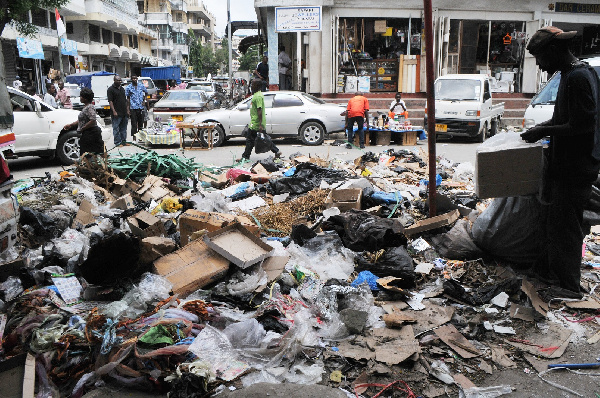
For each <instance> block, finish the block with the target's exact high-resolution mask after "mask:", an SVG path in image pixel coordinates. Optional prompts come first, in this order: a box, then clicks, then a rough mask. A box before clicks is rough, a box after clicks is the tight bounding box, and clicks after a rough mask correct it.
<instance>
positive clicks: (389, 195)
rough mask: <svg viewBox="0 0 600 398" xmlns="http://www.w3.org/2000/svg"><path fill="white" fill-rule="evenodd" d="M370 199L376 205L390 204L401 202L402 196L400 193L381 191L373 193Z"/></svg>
mask: <svg viewBox="0 0 600 398" xmlns="http://www.w3.org/2000/svg"><path fill="white" fill-rule="evenodd" d="M371 199H372V200H373V202H375V203H376V204H381V203H385V204H390V203H398V202H402V195H401V194H400V192H397V191H396V192H383V191H375V192H373V194H372V195H371Z"/></svg>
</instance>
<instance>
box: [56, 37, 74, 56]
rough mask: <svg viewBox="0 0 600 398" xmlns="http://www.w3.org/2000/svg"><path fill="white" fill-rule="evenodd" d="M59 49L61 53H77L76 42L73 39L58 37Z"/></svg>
mask: <svg viewBox="0 0 600 398" xmlns="http://www.w3.org/2000/svg"><path fill="white" fill-rule="evenodd" d="M60 49H61V52H62V54H63V55H72V56H76V55H77V42H76V41H75V40H69V39H65V38H64V37H61V38H60Z"/></svg>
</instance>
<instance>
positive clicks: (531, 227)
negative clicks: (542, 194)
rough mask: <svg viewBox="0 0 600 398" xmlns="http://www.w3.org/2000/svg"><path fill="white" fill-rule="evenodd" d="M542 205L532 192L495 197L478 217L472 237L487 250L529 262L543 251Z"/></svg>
mask: <svg viewBox="0 0 600 398" xmlns="http://www.w3.org/2000/svg"><path fill="white" fill-rule="evenodd" d="M541 219H542V205H541V203H540V202H539V201H538V199H537V197H535V196H532V195H530V196H517V197H509V198H496V199H494V201H493V202H492V204H490V205H489V206H488V208H487V209H485V210H484V211H483V213H481V214H480V215H479V217H477V219H476V220H475V222H474V223H473V227H472V228H471V234H472V236H473V240H474V241H475V243H476V244H477V246H479V247H480V248H481V249H483V250H485V251H486V252H488V253H489V254H491V255H493V256H496V257H498V258H501V259H503V260H506V261H510V262H513V263H516V264H530V263H533V262H535V261H536V260H537V258H538V257H539V255H540V253H541V252H542V251H543V243H544V235H545V233H544V226H543V225H542V223H541Z"/></svg>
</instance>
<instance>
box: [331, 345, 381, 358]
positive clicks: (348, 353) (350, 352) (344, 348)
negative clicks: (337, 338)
mask: <svg viewBox="0 0 600 398" xmlns="http://www.w3.org/2000/svg"><path fill="white" fill-rule="evenodd" d="M338 349H339V353H340V354H341V355H343V356H344V357H346V358H352V359H354V360H357V361H360V360H362V359H366V360H371V359H375V352H373V351H371V350H370V349H369V348H368V347H366V344H365V347H361V346H359V345H355V344H351V343H350V342H349V341H342V342H340V343H339V344H338Z"/></svg>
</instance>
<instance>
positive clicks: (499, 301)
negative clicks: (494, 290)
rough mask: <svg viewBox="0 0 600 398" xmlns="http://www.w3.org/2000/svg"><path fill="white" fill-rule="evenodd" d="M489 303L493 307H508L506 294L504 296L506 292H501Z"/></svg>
mask: <svg viewBox="0 0 600 398" xmlns="http://www.w3.org/2000/svg"><path fill="white" fill-rule="evenodd" d="M490 302H491V303H492V304H494V305H495V306H498V307H502V308H506V306H507V305H508V294H506V292H502V293H500V294H498V295H497V296H495V297H494V298H492V300H491V301H490Z"/></svg>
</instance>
